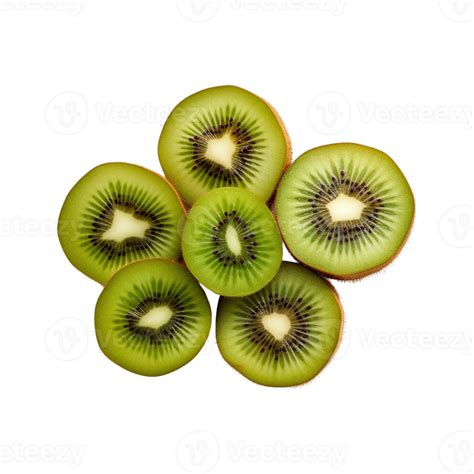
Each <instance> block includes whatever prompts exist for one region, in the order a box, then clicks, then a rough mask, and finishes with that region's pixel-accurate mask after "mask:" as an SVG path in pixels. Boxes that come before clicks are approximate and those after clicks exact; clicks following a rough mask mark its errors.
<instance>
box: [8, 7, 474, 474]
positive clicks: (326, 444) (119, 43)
mask: <svg viewBox="0 0 474 474" xmlns="http://www.w3.org/2000/svg"><path fill="white" fill-rule="evenodd" d="M471 15H472V2H469V1H466V0H452V1H451V0H440V1H438V0H421V1H417V2H414V1H390V2H389V1H384V2H381V1H375V0H374V1H359V2H353V1H351V2H349V1H347V2H346V1H345V0H325V1H318V0H313V1H309V0H308V1H305V2H303V1H298V0H291V1H290V0H287V1H286V2H285V1H279V2H277V1H272V0H266V1H264V0H256V1H255V0H254V1H251V0H234V1H233V2H230V3H220V4H218V3H217V2H214V1H212V0H205V1H201V0H196V1H195V2H194V4H193V3H192V2H191V1H184V0H183V1H179V2H178V3H175V2H174V1H169V2H164V1H155V2H146V1H135V2H124V1H118V0H114V1H112V0H111V1H88V0H84V1H83V0H74V1H66V0H48V1H46V0H44V1H42V0H41V1H40V0H29V1H26V0H25V1H22V0H2V1H1V6H0V44H1V66H0V67H1V74H0V84H1V90H0V130H1V136H0V159H1V174H0V176H1V186H0V194H1V196H0V197H1V203H2V204H1V225H2V227H1V245H0V253H1V259H0V262H1V263H0V265H1V266H0V268H1V293H2V298H3V304H2V306H1V316H2V322H1V327H0V361H1V362H0V363H1V374H2V377H1V391H0V402H1V403H0V471H1V472H2V473H4V472H6V473H17V472H20V473H29V472H35V473H43V472H45V473H48V474H54V473H59V472H61V473H62V472H73V470H75V472H100V471H103V472H114V473H128V472H143V473H181V472H194V473H204V472H207V471H209V470H210V471H212V472H216V473H241V472H255V473H256V472H262V470H264V471H265V472H266V471H272V472H274V473H288V472H298V473H315V472H317V473H331V472H340V473H358V472H363V473H364V474H371V473H381V472H382V473H384V474H391V473H397V474H399V473H400V472H406V473H409V474H411V473H414V474H415V473H416V474H419V473H430V474H437V473H447V472H452V473H456V474H461V473H467V472H472V464H471V463H472V450H473V445H472V439H471V434H470V432H469V431H468V430H469V429H470V425H472V397H473V393H472V388H471V382H472V359H471V350H472V343H471V337H472V336H471V333H470V326H471V325H472V319H473V316H474V315H473V310H472V283H473V279H472V264H473V245H474V229H473V227H474V214H473V200H474V199H473V194H474V193H473V172H474V165H473V142H472V103H473V95H472V85H473V80H474V77H473V73H472V58H473V48H472V44H473V34H472V32H473V28H472V26H473V25H472V17H471ZM229 83H230V84H235V85H239V86H241V87H244V88H247V89H249V90H251V91H253V92H255V93H257V94H259V95H261V96H263V97H264V98H265V99H266V100H268V101H269V102H270V103H272V104H273V106H274V107H275V108H276V109H277V110H278V111H279V113H280V114H281V116H282V117H283V119H284V121H285V122H286V125H287V127H288V130H289V133H290V135H291V138H292V141H293V146H294V156H295V157H297V156H298V155H300V154H301V153H302V152H304V151H305V150H307V149H309V148H312V147H315V146H318V145H322V144H325V143H332V142H338V141H355V142H359V143H363V144H366V145H371V146H374V147H377V148H380V149H382V150H384V151H386V152H387V153H388V154H390V155H391V156H392V157H393V158H394V159H395V160H396V161H397V163H398V164H399V165H400V167H401V168H402V169H403V171H404V172H405V174H406V176H407V178H408V180H409V181H410V183H411V185H412V187H413V190H414V193H415V197H416V200H417V217H416V221H415V226H414V229H413V233H412V236H411V239H410V240H409V242H408V244H407V246H406V247H405V249H404V251H403V252H402V254H401V256H400V257H399V258H398V259H397V260H396V261H395V262H394V263H393V264H392V265H391V266H390V267H389V268H387V269H386V270H384V271H382V272H381V273H379V274H378V275H375V276H372V277H369V278H367V279H365V280H363V281H360V282H353V283H339V282H336V287H337V289H338V291H339V293H340V296H341V298H342V302H343V305H344V307H345V311H346V326H345V334H344V340H343V344H342V346H341V348H340V351H339V353H338V355H337V357H336V359H335V360H334V361H333V362H332V363H331V364H330V365H329V366H328V368H326V369H325V371H324V372H323V373H322V374H321V375H320V376H318V377H317V378H316V379H315V380H314V381H312V382H311V383H309V384H307V385H305V386H302V387H297V388H289V389H271V388H265V387H261V386H258V385H255V384H253V383H251V382H249V381H247V380H246V379H244V378H243V377H242V376H241V375H240V374H238V373H237V372H235V371H234V370H233V369H231V368H230V367H229V366H228V365H227V364H226V363H225V362H224V361H223V359H222V358H221V357H220V355H219V353H218V351H217V348H216V344H215V337H214V331H212V332H211V336H210V338H209V340H208V342H207V344H206V346H205V348H204V349H203V351H202V352H201V353H200V354H199V356H198V357H197V358H196V359H195V360H193V361H192V362H191V363H190V364H188V365H187V366H185V367H184V368H183V369H181V370H179V371H177V372H174V373H172V374H170V375H167V376H164V377H161V378H145V377H140V376H137V375H133V374H131V373H128V372H126V371H124V370H122V369H121V368H119V367H118V366H115V365H114V364H112V363H111V362H110V361H109V360H108V359H107V358H106V357H105V356H103V355H102V354H101V353H100V351H99V349H98V346H97V343H96V341H95V335H94V329H93V311H94V305H95V302H96V299H97V297H98V295H99V293H100V290H101V288H100V287H99V285H98V284H96V283H94V282H93V281H91V280H89V279H87V278H86V277H85V276H83V275H82V274H81V273H79V272H78V271H77V270H75V269H74V268H73V267H72V266H70V264H69V263H68V261H67V260H66V257H65V256H64V255H63V254H62V251H61V249H60V247H59V244H58V240H57V237H56V232H55V222H56V219H57V216H58V213H59V210H60V207H61V205H62V202H63V199H64V197H65V195H66V193H67V192H68V190H69V189H70V187H71V186H72V185H73V184H74V183H75V182H76V181H77V180H78V179H79V178H80V177H81V176H82V175H83V174H84V173H86V172H87V171H88V170H89V169H90V168H92V167H93V166H95V165H98V164H99V163H102V162H106V161H128V162H132V163H137V164H140V165H144V166H146V167H149V168H151V169H153V170H160V167H159V163H158V160H157V156H156V144H157V140H158V136H159V133H160V129H161V126H162V124H163V121H164V119H165V118H166V116H167V113H168V112H169V110H170V109H171V108H172V107H173V106H174V105H175V104H176V103H177V102H178V101H180V100H181V99H183V98H184V97H186V96H187V95H189V94H191V93H193V92H195V91H198V90H200V89H203V88H206V87H210V86H213V85H219V84H229ZM210 298H211V301H212V306H213V308H215V306H216V302H217V298H216V296H214V295H210Z"/></svg>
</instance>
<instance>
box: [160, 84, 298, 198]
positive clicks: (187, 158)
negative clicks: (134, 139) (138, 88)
mask: <svg viewBox="0 0 474 474" xmlns="http://www.w3.org/2000/svg"><path fill="white" fill-rule="evenodd" d="M290 148H291V147H290V144H289V139H288V136H287V134H286V131H285V129H284V126H283V124H282V122H281V120H280V118H279V117H278V116H277V114H276V112H275V111H274V110H273V108H272V107H271V106H270V105H268V104H267V103H266V102H265V101H264V100H263V99H261V98H260V97H257V96H256V95H254V94H252V93H251V92H248V91H246V90H244V89H241V88H239V87H235V86H219V87H212V88H210V89H206V90H203V91H200V92H197V93H195V94H193V95H191V96H190V97H187V98H186V99H184V100H183V101H182V102H181V103H180V104H178V105H177V106H176V107H175V109H174V110H173V111H172V112H171V114H170V116H169V117H168V119H167V120H166V122H165V124H164V126H163V130H162V133H161V136H160V139H159V143H158V156H159V159H160V162H161V166H162V168H163V171H164V173H165V176H166V177H167V178H168V179H169V180H170V181H171V182H172V183H173V185H174V186H175V187H176V189H177V190H178V191H179V193H180V194H181V196H182V197H183V199H184V200H185V201H186V202H188V203H191V204H192V203H194V202H195V201H196V200H197V199H198V198H199V197H200V196H202V195H203V194H205V193H207V192H208V191H210V190H211V189H214V188H219V187H229V186H235V187H239V188H246V189H248V190H250V191H252V192H253V193H254V194H255V195H257V196H258V197H260V198H261V199H262V200H264V201H267V200H268V199H269V198H270V196H271V195H272V193H273V191H274V190H275V187H276V185H277V183H278V181H279V179H280V177H281V175H282V173H283V170H284V168H285V167H286V166H287V165H288V164H289V162H290V160H291V149H290Z"/></svg>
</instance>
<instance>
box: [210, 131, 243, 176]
mask: <svg viewBox="0 0 474 474" xmlns="http://www.w3.org/2000/svg"><path fill="white" fill-rule="evenodd" d="M236 150H237V145H236V144H235V143H234V140H233V139H232V137H231V135H230V133H225V134H224V135H222V136H221V137H219V138H211V139H210V140H209V141H208V142H207V149H206V154H205V156H206V158H207V159H208V160H211V161H213V162H214V163H217V164H219V165H221V166H223V167H224V168H226V169H231V168H232V162H233V159H234V153H235V151H236Z"/></svg>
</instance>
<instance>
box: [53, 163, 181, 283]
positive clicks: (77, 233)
mask: <svg viewBox="0 0 474 474" xmlns="http://www.w3.org/2000/svg"><path fill="white" fill-rule="evenodd" d="M184 219H185V211H184V208H183V206H182V204H181V201H180V199H179V197H178V196H177V194H176V192H175V191H174V190H173V188H172V187H171V186H170V185H169V184H168V183H167V182H166V181H165V180H164V178H162V177H161V176H159V175H157V174H155V173H153V172H151V171H149V170H147V169H145V168H142V167H140V166H136V165H131V164H128V163H107V164H104V165H101V166H98V167H97V168H94V169H93V170H91V171H89V173H87V174H86V175H85V176H84V177H83V178H81V179H80V180H79V182H78V183H77V184H76V185H75V186H74V187H73V188H72V190H71V191H70V192H69V194H68V196H67V198H66V201H65V202H64V204H63V207H62V209H61V214H60V216H59V222H58V235H59V240H60V242H61V246H62V248H63V250H64V252H65V253H66V256H67V257H68V259H69V260H70V261H71V263H72V264H73V265H74V266H75V267H76V268H78V269H79V270H80V271H81V272H83V273H85V274H86V275H87V276H89V277H91V278H93V279H94V280H96V281H98V282H100V283H105V282H106V281H108V280H109V278H110V277H111V276H112V275H113V274H114V273H115V272H116V271H117V270H118V269H119V268H121V267H123V266H124V265H126V264H127V263H130V262H132V261H136V260H143V259H146V258H152V257H166V258H171V259H174V258H178V257H179V255H180V247H181V230H182V227H183V225H184Z"/></svg>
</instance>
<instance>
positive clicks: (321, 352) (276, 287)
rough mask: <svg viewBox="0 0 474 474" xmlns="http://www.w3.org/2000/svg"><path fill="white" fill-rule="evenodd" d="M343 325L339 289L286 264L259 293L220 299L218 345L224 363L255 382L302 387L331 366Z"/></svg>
mask: <svg viewBox="0 0 474 474" xmlns="http://www.w3.org/2000/svg"><path fill="white" fill-rule="evenodd" d="M342 324H343V312H342V308H341V306H340V303H339V299H338V296H337V294H336V291H335V290H334V289H333V287H332V286H331V285H330V284H329V283H328V282H327V281H326V280H325V279H323V278H322V277H320V276H318V275H317V274H315V273H314V272H312V271H311V270H309V269H308V268H305V267H303V266H302V265H298V264H296V263H289V262H283V263H282V265H281V268H280V270H279V272H278V273H277V275H276V276H275V278H274V279H273V280H272V281H271V282H270V283H269V284H268V285H267V286H265V287H264V288H263V289H262V290H260V291H258V292H257V293H255V294H253V295H250V296H245V297H242V298H227V297H221V298H220V299H219V305H218V308H217V322H216V332H217V344H218V347H219V350H220V352H221V354H222V356H223V357H224V359H225V360H226V361H227V362H228V363H229V364H230V365H231V366H233V367H234V368H235V369H236V370H237V371H239V372H240V373H241V374H243V375H244V376H245V377H247V378H249V379H250V380H253V381H254V382H256V383H259V384H262V385H268V386H275V387H276V386H292V385H299V384H302V383H305V382H307V381H309V380H311V379H312V378H313V377H315V376H316V375H317V374H318V373H319V372H320V371H321V370H322V368H323V367H324V366H325V365H326V364H327V362H328V361H329V359H330V358H331V356H332V354H333V353H334V351H335V350H336V348H337V346H338V343H339V339H340V335H341V331H342Z"/></svg>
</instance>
